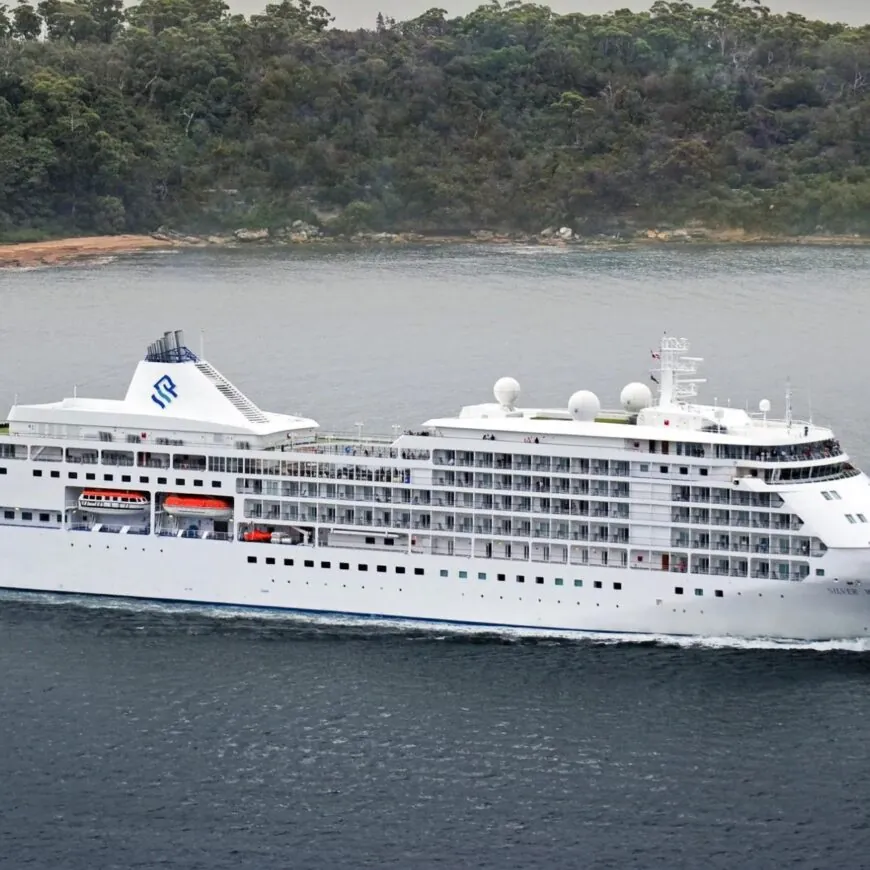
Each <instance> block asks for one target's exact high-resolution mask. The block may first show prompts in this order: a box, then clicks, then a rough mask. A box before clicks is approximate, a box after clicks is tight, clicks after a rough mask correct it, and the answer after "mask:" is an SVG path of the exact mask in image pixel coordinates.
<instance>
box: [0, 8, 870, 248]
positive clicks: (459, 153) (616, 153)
mask: <svg viewBox="0 0 870 870" xmlns="http://www.w3.org/2000/svg"><path fill="white" fill-rule="evenodd" d="M330 25H331V18H330V15H329V13H328V12H327V10H326V9H324V8H322V7H319V6H314V5H312V3H310V2H308V0H285V2H283V3H280V4H277V5H269V6H267V7H266V8H265V10H264V12H263V13H262V14H260V15H253V16H251V17H250V18H245V17H243V16H239V15H230V14H229V12H228V10H227V7H226V6H225V5H224V4H223V3H222V2H220V0H143V2H141V3H139V4H138V5H136V6H133V7H130V8H128V9H127V10H126V11H124V9H123V8H122V5H121V3H120V2H119V0H79V2H62V0H41V2H38V3H37V4H36V5H35V6H32V5H30V4H29V3H28V2H18V3H14V4H8V5H0V236H2V237H5V238H7V239H9V238H14V237H16V236H24V235H27V234H32V233H40V232H41V233H46V234H72V233H83V232H97V233H111V232H120V231H134V232H143V231H150V230H153V229H154V228H155V227H156V226H157V225H158V224H161V223H168V224H171V225H172V226H175V227H177V228H183V229H188V230H191V231H207V230H210V229H218V228H221V227H225V226H230V225H234V226H239V225H240V224H247V225H249V226H269V225H275V224H279V223H286V222H287V221H288V220H293V219H295V218H302V219H306V220H314V219H315V215H316V216H317V217H318V219H320V220H321V221H332V225H333V228H334V229H336V230H341V231H351V230H354V229H372V230H379V229H415V230H433V231H434V230H439V231H454V232H455V231H464V230H467V229H472V228H474V229H477V228H492V229H524V230H533V231H537V230H540V229H541V228H542V227H544V226H546V225H550V224H557V225H561V224H567V225H570V226H572V227H574V228H575V229H577V230H579V231H580V232H581V233H583V232H587V231H588V232H598V231H602V230H611V229H616V228H618V227H620V226H635V227H638V226H652V225H656V224H662V223H669V224H678V223H683V222H686V221H688V220H697V221H701V222H703V223H705V224H708V225H715V226H734V227H745V228H747V229H757V228H764V229H765V230H768V231H771V230H773V231H777V232H815V231H824V232H827V233H843V232H848V233H852V232H861V233H870V26H868V27H864V28H860V29H855V28H849V27H845V26H842V25H836V24H827V23H822V22H818V21H808V20H806V19H804V18H801V17H800V16H796V15H785V16H782V15H771V14H770V13H769V12H768V10H767V9H766V8H765V7H763V6H760V5H758V4H757V3H755V2H740V0H715V2H713V3H712V5H711V6H710V8H707V9H704V8H694V7H692V6H691V5H690V4H688V3H683V2H665V0H659V2H656V3H655V4H654V5H653V6H652V8H651V9H650V10H649V11H648V12H642V13H638V14H635V13H631V12H627V11H622V12H617V13H614V14H611V15H606V16H601V15H581V14H576V15H562V16H559V15H556V14H554V13H552V12H551V11H550V10H549V9H548V8H547V7H546V6H542V5H537V4H531V3H519V2H503V3H498V2H490V3H488V4H486V5H483V6H481V7H480V8H479V9H477V11H475V12H472V13H470V14H469V15H466V16H465V17H461V18H452V19H450V18H448V17H447V15H446V13H444V12H443V11H442V10H439V9H433V10H431V11H430V12H428V13H426V14H425V15H423V16H421V17H419V18H417V19H415V20H413V21H407V22H394V21H392V20H387V21H384V20H382V19H379V20H378V21H377V22H374V21H373V22H372V28H371V29H370V30H360V31H355V32H348V31H342V30H337V29H333V28H332V27H331V26H330Z"/></svg>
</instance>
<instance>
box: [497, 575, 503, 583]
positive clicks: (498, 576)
mask: <svg viewBox="0 0 870 870" xmlns="http://www.w3.org/2000/svg"><path fill="white" fill-rule="evenodd" d="M495 579H496V580H498V582H499V583H504V581H505V575H504V574H497V575H496V578H495Z"/></svg>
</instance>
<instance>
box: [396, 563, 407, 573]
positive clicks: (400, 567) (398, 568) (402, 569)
mask: <svg viewBox="0 0 870 870" xmlns="http://www.w3.org/2000/svg"><path fill="white" fill-rule="evenodd" d="M396 573H397V574H404V573H405V567H404V565H396Z"/></svg>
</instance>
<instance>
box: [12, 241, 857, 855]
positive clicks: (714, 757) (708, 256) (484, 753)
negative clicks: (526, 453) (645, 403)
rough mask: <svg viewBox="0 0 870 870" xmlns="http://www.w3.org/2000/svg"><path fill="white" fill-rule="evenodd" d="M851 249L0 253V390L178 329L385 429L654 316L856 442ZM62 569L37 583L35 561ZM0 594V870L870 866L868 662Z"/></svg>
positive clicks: (345, 418) (349, 416)
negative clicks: (104, 259) (789, 395)
mask: <svg viewBox="0 0 870 870" xmlns="http://www.w3.org/2000/svg"><path fill="white" fill-rule="evenodd" d="M868 267H870V252H867V251H861V250H854V251H851V250H830V251H828V250H797V249H794V250H789V249H773V250H761V249H758V250H748V251H735V250H730V249H729V250H727V251H726V250H711V251H699V250H695V249H693V250H691V251H674V250H647V251H635V252H618V253H604V252H596V253H584V252H573V251H570V252H567V253H563V252H558V251H552V250H542V251H529V250H506V249H495V248H474V249H430V250H419V251H408V250H402V251H395V250H385V251H373V252H355V253H328V254H324V253H307V252H306V253H303V254H301V255H300V254H290V253H287V252H270V253H263V252H247V251H242V252H217V253H211V252H210V253H196V252H186V253H184V254H173V255H165V256H153V255H152V256H145V257H138V258H133V259H130V260H125V261H123V262H118V263H115V264H111V265H108V266H104V267H101V268H87V267H79V268H70V269H64V270H46V271H34V272H23V273H22V272H0V304H2V309H0V312H2V320H0V372H2V373H3V377H2V379H0V406H2V407H4V408H5V407H7V406H8V405H9V404H11V403H12V401H13V397H14V395H15V394H16V393H17V394H18V396H19V398H20V400H21V401H27V402H37V401H51V400H54V399H56V398H58V397H59V396H61V395H70V394H72V390H73V385H74V384H77V385H78V391H79V395H95V396H102V395H106V396H116V397H120V396H122V395H123V393H124V391H125V388H126V384H127V381H128V379H129V377H130V373H131V370H132V367H133V365H134V364H135V362H136V360H137V359H139V358H140V357H141V355H142V352H143V351H144V348H145V345H146V344H148V343H149V342H150V341H151V340H153V338H154V337H156V335H157V334H159V333H160V332H162V331H163V330H166V329H171V328H184V329H186V330H187V333H188V338H189V342H190V343H191V344H192V345H193V346H194V348H195V349H196V348H197V346H198V344H199V337H198V332H199V330H200V329H202V330H204V331H205V344H206V352H207V356H208V357H209V358H210V359H211V360H212V361H213V362H214V363H215V364H216V365H217V366H218V367H219V368H220V369H221V370H222V371H223V372H224V373H225V374H226V375H227V376H229V377H230V378H231V379H232V380H234V381H235V382H236V383H237V385H238V386H239V387H241V388H242V389H243V390H245V391H246V392H248V393H249V394H250V395H251V397H252V398H253V399H254V400H255V401H257V402H258V403H259V404H261V405H263V406H264V407H266V408H268V409H271V410H277V411H288V412H301V413H304V414H307V415H310V416H313V417H315V418H316V419H318V420H319V421H320V422H321V423H322V424H323V425H324V426H325V427H329V428H340V429H345V430H348V429H352V428H353V427H354V425H355V424H356V423H357V422H362V423H364V424H365V426H366V430H367V431H386V432H389V431H390V426H391V425H393V424H401V425H403V426H411V425H415V424H417V423H419V422H421V421H422V420H425V419H427V418H429V417H432V416H439V415H442V414H447V413H452V412H454V411H456V410H457V409H458V407H459V406H460V405H462V404H467V403H471V402H478V401H485V400H487V399H488V398H489V396H490V393H491V387H492V383H493V382H494V381H495V380H496V379H497V378H498V377H499V376H501V375H506V374H510V375H512V376H514V377H516V378H517V379H518V380H519V381H520V383H521V384H522V386H523V392H524V400H525V401H528V402H529V403H531V404H552V405H563V404H564V403H565V402H566V401H567V397H568V396H569V395H570V394H571V393H572V392H573V391H574V390H577V389H582V388H587V389H592V390H594V391H596V392H597V393H598V394H599V395H600V396H601V398H602V400H603V402H604V404H605V406H606V405H608V404H615V403H616V398H617V396H618V394H619V390H620V389H621V387H622V386H623V385H624V384H625V383H626V382H628V381H630V380H646V378H647V368H648V366H649V363H650V359H649V353H650V348H651V347H653V346H654V345H655V344H656V342H657V340H658V337H659V335H660V334H661V332H662V330H667V331H669V332H670V333H672V334H678V335H686V336H687V337H689V338H690V339H691V340H692V341H693V343H694V350H696V351H697V353H698V355H701V356H704V357H706V360H707V362H706V365H705V371H704V374H706V375H707V376H708V378H709V384H708V386H707V388H706V390H705V395H706V396H707V397H708V398H710V399H712V398H713V397H714V396H716V397H718V399H719V400H720V401H723V402H724V401H727V400H728V398H729V397H731V399H732V401H733V403H734V404H737V405H740V406H743V405H744V404H745V402H746V401H747V399H748V401H749V406H750V408H752V409H754V408H755V407H757V404H758V401H759V400H760V399H761V398H765V397H766V398H769V399H771V401H772V402H773V404H774V408H775V409H776V410H778V411H779V412H780V413H781V412H782V405H783V398H782V397H783V395H784V392H785V383H786V379H788V378H790V379H791V383H792V387H793V392H794V404H795V413H796V415H798V416H806V415H807V414H809V413H810V412H811V413H812V415H813V417H814V418H815V419H816V420H818V421H821V422H825V421H827V422H833V423H835V425H836V429H837V432H838V434H839V435H840V437H841V438H842V440H843V441H844V442H845V444H846V446H847V448H848V449H849V450H850V452H851V453H852V455H853V456H854V457H855V458H856V459H857V460H858V461H859V462H860V463H862V464H864V465H868V464H870V463H868V460H870V436H868V434H867V425H868V423H870V412H868V410H867V408H866V405H867V399H866V396H867V391H866V388H865V373H866V372H867V371H868V369H870V366H868V363H870V359H868V357H870V349H868V345H867V342H866V340H865V335H864V334H865V330H866V329H867V324H868V322H870V317H868V315H870V295H868V293H867V292H866V286H865V281H866V276H867V274H868ZM58 570H62V568H61V566H59V568H58ZM767 646H769V645H765V644H738V645H730V646H729V645H726V644H722V643H719V642H707V643H697V644H691V643H683V644H680V645H669V644H666V643H655V642H650V643H628V642H626V643H621V642H615V643H614V642H607V643H605V642H603V641H595V640H590V641H586V642H576V641H566V640H563V639H559V638H551V639H543V638H532V637H523V636H518V635H510V634H507V635H501V636H497V637H496V636H479V635H473V634H461V633H457V634H448V635H443V634H442V635H435V634H432V633H427V632H423V631H420V630H419V629H411V628H409V629H407V630H405V629H395V628H386V627H379V626H373V625H371V624H360V623H353V622H347V623H339V624H328V623H325V622H320V621H316V620H307V621H304V620H294V619H283V618H269V619H252V618H251V617H250V616H247V615H243V614H234V613H232V612H226V611H215V612H210V611H207V610H206V611H194V610H186V609H183V608H175V609H172V608H166V607H149V606H143V607H141V608H138V609H133V610H130V609H126V608H107V607H97V606H95V605H93V604H91V603H87V602H69V601H62V602H61V601H57V602H54V601H53V602H49V603H45V602H37V601H35V600H34V599H32V598H28V597H27V596H21V595H11V594H10V595H6V596H5V597H3V598H2V600H0V661H2V665H3V670H2V674H0V866H2V867H4V868H5V867H10V868H19V867H22V868H23V867H39V868H42V867H46V868H48V867H51V868H67V867H68V868H90V867H112V868H114V867H117V868H127V867H143V868H146V867H147V868H150V867H173V868H174V867H178V868H231V867H246V868H248V867H249V868H267V867H268V868H272V867H276V868H278V867H294V868H308V867H311V868H331V867H341V868H356V867H402V868H404V867H426V868H428V867H445V868H454V867H466V866H467V867H478V868H490V867H492V868H539V867H540V868H561V867H580V868H650V867H662V868H670V867H686V868H696V867H701V866H711V867H717V868H718V867H721V868H737V867H759V868H768V867H771V868H773V867H795V868H832V867H839V868H863V867H870V859H868V857H867V855H868V854H870V823H868V819H870V815H868V810H867V807H868V804H870V784H868V775H870V763H868V753H867V725H866V723H867V722H868V721H870V696H868V679H870V653H868V652H864V651H863V649H864V645H863V644H842V645H839V646H837V645H828V646H824V645H823V646H819V645H815V646H813V647H804V648H792V649H782V648H777V649H770V648H766V647H767Z"/></svg>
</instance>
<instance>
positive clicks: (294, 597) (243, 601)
mask: <svg viewBox="0 0 870 870" xmlns="http://www.w3.org/2000/svg"><path fill="white" fill-rule="evenodd" d="M0 552H2V553H3V565H4V570H3V577H2V581H0V586H2V587H3V588H6V589H14V590H22V591H30V592H45V593H71V594H77V595H97V596H106V597H112V598H118V597H122V598H130V599H140V600H159V601H174V602H188V603H197V604H202V603H207V604H210V605H227V606H241V607H254V608H266V609H278V610H287V611H296V612H308V613H328V614H346V615H354V616H372V617H379V618H388V619H396V620H403V621H405V620H420V621H424V622H440V623H453V624H457V625H474V626H480V627H482V628H487V627H488V628H494V629H498V628H506V627H510V628H528V629H536V630H549V631H553V632H579V633H585V632H589V633H593V632H594V633H600V632H612V633H619V634H622V633H635V634H651V635H683V636H685V635H699V636H710V637H713V636H716V637H719V636H732V637H741V638H777V639H784V640H794V639H799V640H829V639H842V638H850V639H851V638H859V637H870V580H868V581H867V582H865V583H863V584H861V583H857V582H855V584H854V585H850V586H846V585H845V584H841V583H836V582H834V581H804V582H784V581H782V580H775V579H770V580H751V581H747V580H746V579H745V578H744V579H740V580H735V581H731V580H730V579H729V578H726V577H720V578H713V577H696V576H693V575H686V574H678V573H668V572H655V571H640V570H631V569H625V568H600V567H599V568H595V567H579V566H572V567H570V568H569V567H568V566H564V565H562V566H555V565H539V564H537V563H524V562H519V561H511V562H505V561H503V560H483V559H480V560H473V559H455V558H444V557H438V556H431V555H422V554H409V553H399V552H397V553H385V552H384V551H382V550H379V551H368V552H367V551H364V550H360V549H339V548H336V547H329V548H321V549H314V548H312V547H304V546H283V545H270V544H245V543H242V542H221V541H210V542H204V541H202V540H198V539H185V538H174V537H153V536H146V535H126V534H107V533H100V532H62V531H59V530H56V529H55V530H49V529H45V530H40V529H28V530H24V529H21V528H15V527H0ZM252 555H253V556H256V557H257V563H256V564H250V563H249V562H248V557H249V556H252ZM266 557H274V558H275V562H276V564H275V565H267V564H265V559H266ZM287 557H292V558H293V562H294V565H293V566H292V567H288V566H285V565H284V564H283V562H284V559H285V558H287ZM307 559H310V560H313V561H314V563H315V567H313V568H311V567H305V566H304V561H305V560H307ZM326 560H328V561H329V562H330V565H331V566H332V567H330V568H321V567H319V566H320V564H321V562H322V561H326ZM340 561H346V562H347V563H348V564H349V569H348V570H338V569H337V567H336V566H337V565H338V564H339V562H340ZM460 562H461V563H462V564H461V565H458V563H460ZM360 564H366V565H367V566H368V570H367V571H360V570H359V567H358V566H359V565H360ZM378 566H383V567H384V568H386V571H385V572H383V573H380V572H378V570H377V568H378ZM396 566H401V567H404V568H405V571H406V573H405V574H402V575H398V574H396V571H395V568H396ZM415 568H422V569H423V571H424V574H423V575H422V576H419V575H415V574H414V569H415ZM443 568H449V569H450V570H449V573H450V577H449V578H443V577H441V576H440V570H441V569H443ZM458 569H461V570H465V571H467V574H468V578H469V579H458ZM520 571H522V572H523V573H524V576H525V578H526V579H525V583H522V584H520V583H518V582H516V575H517V573H518V572H520ZM499 572H502V573H505V574H506V576H507V579H506V580H505V581H503V582H499V581H497V580H495V579H494V578H495V577H496V576H497V573H499ZM478 573H482V574H486V576H487V578H488V579H486V580H479V579H474V578H477V576H478ZM536 576H541V577H543V579H544V583H543V584H540V585H538V584H537V583H536V582H535V579H536ZM556 577H562V578H564V585H563V586H556V585H555V578H556ZM575 577H582V579H583V586H582V587H580V588H576V587H575V586H574V585H573V583H574V578H575ZM596 581H597V582H600V583H601V588H595V583H596ZM614 584H621V588H619V589H615V588H614ZM677 584H682V586H683V588H684V593H683V594H682V595H676V594H675V591H674V590H675V587H676V585H677ZM696 587H697V588H702V589H703V590H704V595H702V596H696V595H695V593H694V590H695V588H696ZM714 587H715V588H716V589H721V590H722V591H723V597H721V598H717V597H714Z"/></svg>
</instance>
